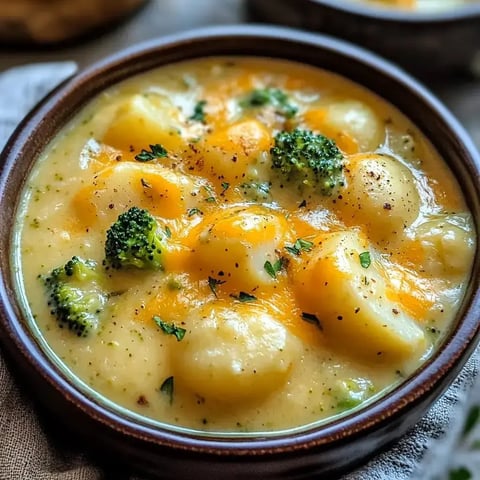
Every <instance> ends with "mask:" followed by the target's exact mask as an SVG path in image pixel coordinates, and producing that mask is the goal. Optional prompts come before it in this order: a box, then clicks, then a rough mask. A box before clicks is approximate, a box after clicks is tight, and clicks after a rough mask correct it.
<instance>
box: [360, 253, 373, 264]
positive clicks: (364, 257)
mask: <svg viewBox="0 0 480 480" xmlns="http://www.w3.org/2000/svg"><path fill="white" fill-rule="evenodd" d="M358 258H359V259H360V265H361V266H362V267H363V268H368V267H369V266H370V264H371V263H372V259H371V258H370V252H362V253H360V254H359V255H358Z"/></svg>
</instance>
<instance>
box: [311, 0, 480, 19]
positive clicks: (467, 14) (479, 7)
mask: <svg viewBox="0 0 480 480" xmlns="http://www.w3.org/2000/svg"><path fill="white" fill-rule="evenodd" d="M306 1H307V2H309V3H311V4H317V5H321V6H324V7H329V8H331V9H333V10H336V11H338V12H342V13H349V14H354V15H358V16H359V17H363V18H365V19H375V20H379V21H383V22H385V23H406V24H412V25H415V24H421V25H425V24H443V23H450V22H458V21H462V20H469V19H474V18H478V19H480V3H473V4H466V5H462V6H460V7H453V8H448V9H446V10H439V11H433V12H429V11H421V12H418V11H415V10H414V11H409V10H405V9H399V8H389V7H381V6H377V5H369V4H366V3H362V2H361V1H358V2H356V1H355V0H306Z"/></svg>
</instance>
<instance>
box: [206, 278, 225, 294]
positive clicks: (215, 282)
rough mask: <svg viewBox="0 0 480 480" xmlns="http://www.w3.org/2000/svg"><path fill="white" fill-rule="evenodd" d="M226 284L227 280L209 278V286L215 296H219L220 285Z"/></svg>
mask: <svg viewBox="0 0 480 480" xmlns="http://www.w3.org/2000/svg"><path fill="white" fill-rule="evenodd" d="M224 283H225V280H218V279H217V278H213V277H208V286H209V287H210V290H211V291H212V293H213V294H214V295H215V296H217V287H218V285H223V284H224Z"/></svg>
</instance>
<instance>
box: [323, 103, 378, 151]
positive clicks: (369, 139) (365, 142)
mask: <svg viewBox="0 0 480 480" xmlns="http://www.w3.org/2000/svg"><path fill="white" fill-rule="evenodd" d="M324 122H325V125H328V126H329V127H330V128H332V129H335V130H337V131H339V132H344V134H345V135H348V137H350V138H353V139H354V140H355V141H356V143H357V145H358V147H359V149H360V151H361V152H368V151H373V150H376V149H377V148H378V147H379V146H380V145H381V144H382V143H383V141H384V137H385V132H384V129H383V126H382V123H381V122H380V119H379V118H378V116H377V114H376V113H375V112H374V111H373V110H372V109H371V108H370V107H369V106H368V105H366V104H365V103H363V102H360V101H358V100H344V101H341V102H336V103H333V104H331V105H329V106H328V107H327V110H326V115H325V119H324Z"/></svg>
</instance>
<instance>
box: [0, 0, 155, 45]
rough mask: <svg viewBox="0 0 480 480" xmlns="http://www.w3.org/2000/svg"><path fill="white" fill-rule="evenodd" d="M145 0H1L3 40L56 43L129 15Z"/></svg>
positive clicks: (0, 38)
mask: <svg viewBox="0 0 480 480" xmlns="http://www.w3.org/2000/svg"><path fill="white" fill-rule="evenodd" d="M145 2H146V0H81V1H79V0H55V1H49V0H15V1H12V0H0V42H2V43H4V44H8V45H32V44H37V45H53V44H58V43H59V42H63V41H68V40H73V39H75V38H78V37H80V36H83V35H86V34H89V33H92V32H93V31H95V30H98V29H100V28H102V27H105V26H110V25H112V24H114V23H116V22H118V21H120V20H123V19H124V18H126V17H127V16H128V15H129V14H130V13H132V12H133V11H135V10H136V9H137V8H139V7H140V6H141V5H143V4H144V3H145Z"/></svg>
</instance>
